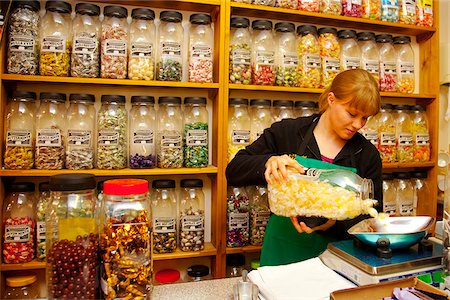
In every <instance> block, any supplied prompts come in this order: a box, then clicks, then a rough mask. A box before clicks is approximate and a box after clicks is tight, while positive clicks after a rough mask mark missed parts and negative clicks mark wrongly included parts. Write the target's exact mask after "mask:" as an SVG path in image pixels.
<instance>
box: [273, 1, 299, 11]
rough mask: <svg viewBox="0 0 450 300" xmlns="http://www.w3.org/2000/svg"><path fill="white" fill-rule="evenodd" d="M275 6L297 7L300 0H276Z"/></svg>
mask: <svg viewBox="0 0 450 300" xmlns="http://www.w3.org/2000/svg"><path fill="white" fill-rule="evenodd" d="M275 6H276V7H281V8H288V9H297V7H298V0H276V1H275Z"/></svg>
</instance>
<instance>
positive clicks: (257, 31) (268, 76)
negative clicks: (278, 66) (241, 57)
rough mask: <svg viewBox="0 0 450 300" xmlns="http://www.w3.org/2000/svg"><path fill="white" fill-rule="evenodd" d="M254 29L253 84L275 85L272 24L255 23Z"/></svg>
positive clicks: (258, 21) (262, 21) (253, 24)
mask: <svg viewBox="0 0 450 300" xmlns="http://www.w3.org/2000/svg"><path fill="white" fill-rule="evenodd" d="M252 29H253V44H252V82H253V84H256V85H274V84H275V41H274V38H273V35H272V22H271V21H267V20H256V21H253V22H252Z"/></svg>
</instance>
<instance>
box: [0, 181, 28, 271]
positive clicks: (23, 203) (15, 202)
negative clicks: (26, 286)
mask: <svg viewBox="0 0 450 300" xmlns="http://www.w3.org/2000/svg"><path fill="white" fill-rule="evenodd" d="M6 191H7V195H6V197H5V200H4V201H3V220H2V234H3V239H2V245H3V247H2V252H3V262H4V263H5V264H19V263H26V262H30V261H31V260H32V259H33V258H34V247H35V244H34V241H35V238H36V236H35V226H36V199H35V196H34V183H32V182H20V183H12V184H10V185H9V186H7V189H6Z"/></svg>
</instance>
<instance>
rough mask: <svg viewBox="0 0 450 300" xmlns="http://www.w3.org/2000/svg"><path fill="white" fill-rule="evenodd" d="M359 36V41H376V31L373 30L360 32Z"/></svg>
mask: <svg viewBox="0 0 450 300" xmlns="http://www.w3.org/2000/svg"><path fill="white" fill-rule="evenodd" d="M357 36H358V41H375V33H373V32H359V33H358V34H357Z"/></svg>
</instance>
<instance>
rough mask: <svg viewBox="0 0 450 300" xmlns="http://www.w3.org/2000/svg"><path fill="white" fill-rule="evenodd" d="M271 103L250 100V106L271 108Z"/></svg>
mask: <svg viewBox="0 0 450 300" xmlns="http://www.w3.org/2000/svg"><path fill="white" fill-rule="evenodd" d="M271 105H272V102H271V101H270V100H267V99H252V100H250V106H269V107H270V106H271Z"/></svg>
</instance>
